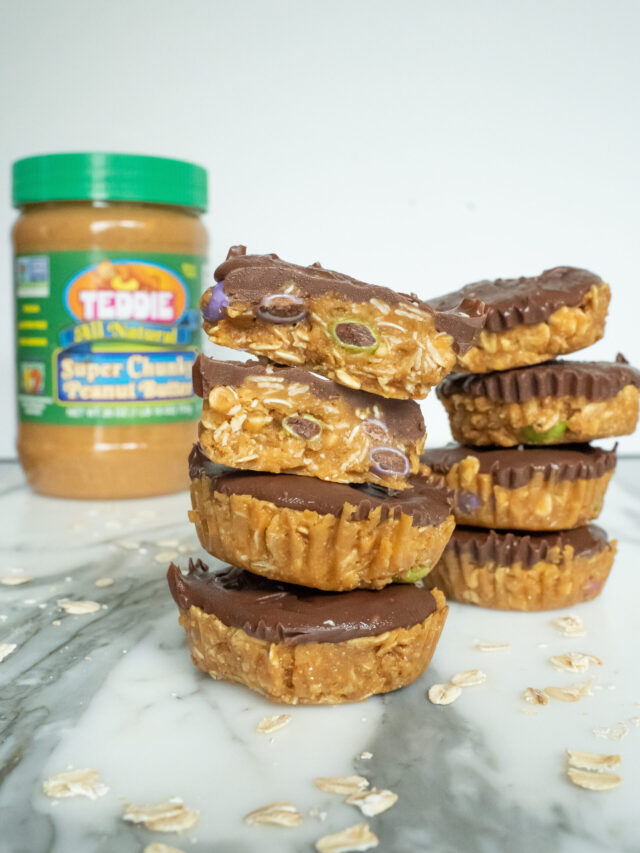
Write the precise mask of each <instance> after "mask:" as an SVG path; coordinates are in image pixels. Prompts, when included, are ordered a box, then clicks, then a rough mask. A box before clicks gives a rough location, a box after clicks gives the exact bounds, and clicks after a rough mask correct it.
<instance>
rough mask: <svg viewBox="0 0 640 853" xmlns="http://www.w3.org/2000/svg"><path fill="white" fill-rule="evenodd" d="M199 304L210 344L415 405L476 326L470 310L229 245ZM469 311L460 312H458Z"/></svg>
mask: <svg viewBox="0 0 640 853" xmlns="http://www.w3.org/2000/svg"><path fill="white" fill-rule="evenodd" d="M215 279H216V282H217V284H216V285H215V286H214V287H211V288H209V289H208V290H207V291H206V292H205V294H204V295H203V297H202V301H201V308H202V315H203V318H204V330H205V332H206V333H207V334H208V335H209V338H210V339H211V340H212V341H213V343H216V344H221V345H222V346H226V347H231V348H233V349H241V350H248V351H249V352H252V353H255V354H256V355H260V356H265V357H267V358H269V359H270V360H271V361H274V362H277V363H278V364H286V365H293V366H299V367H306V368H307V369H309V370H313V371H315V372H316V373H320V374H322V375H323V376H328V377H329V378H331V379H333V380H334V381H335V382H338V383H340V384H342V385H345V386H346V387H347V388H354V389H359V390H363V391H370V392H371V393H373V394H379V395H381V396H382V397H395V398H399V399H403V400H406V399H422V398H423V397H426V395H427V393H428V392H429V389H430V388H431V387H432V386H433V385H435V384H436V383H437V382H439V381H440V380H441V379H442V378H443V377H444V376H446V375H447V373H449V371H450V370H451V369H452V367H453V366H454V364H455V361H456V356H457V354H459V353H462V352H464V351H465V350H466V349H467V348H468V347H469V346H470V345H471V343H472V341H473V340H474V339H475V338H476V337H477V335H478V334H479V332H480V328H481V326H482V316H481V313H480V312H479V311H478V306H477V304H476V303H475V302H472V301H470V300H468V301H467V303H466V304H465V305H462V306H461V305H460V304H459V303H456V302H455V300H453V301H452V302H451V304H449V305H448V306H447V309H446V310H442V311H436V310H434V309H433V308H432V307H431V306H430V305H428V304H427V303H425V302H421V301H420V300H419V299H418V298H417V297H416V296H414V295H410V296H409V295H406V294H403V293H395V292H394V291H393V290H390V289H389V288H387V287H378V286H376V285H371V284H365V283H364V282H361V281H357V280H356V279H354V278H351V277H350V276H347V275H343V274H342V273H337V272H333V271H332V270H326V269H323V268H322V267H321V266H320V264H312V265H311V266H308V267H302V266H297V265H296V264H290V263H287V262H286V261H282V260H281V259H280V258H279V257H278V256H277V255H273V254H271V255H247V254H246V249H245V247H244V246H232V247H231V249H230V250H229V254H228V256H227V260H226V261H225V262H224V263H223V264H221V265H220V266H219V267H218V269H217V270H216V271H215ZM466 305H468V306H469V308H468V310H467V308H466V307H465V306H466Z"/></svg>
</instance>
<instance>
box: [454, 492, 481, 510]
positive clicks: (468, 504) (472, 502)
mask: <svg viewBox="0 0 640 853" xmlns="http://www.w3.org/2000/svg"><path fill="white" fill-rule="evenodd" d="M456 501H457V503H458V508H459V509H460V511H461V512H464V513H469V512H473V511H474V510H476V509H478V507H479V506H480V498H479V497H478V496H477V495H474V493H473V492H467V491H466V489H463V490H462V491H460V492H458V494H457V496H456Z"/></svg>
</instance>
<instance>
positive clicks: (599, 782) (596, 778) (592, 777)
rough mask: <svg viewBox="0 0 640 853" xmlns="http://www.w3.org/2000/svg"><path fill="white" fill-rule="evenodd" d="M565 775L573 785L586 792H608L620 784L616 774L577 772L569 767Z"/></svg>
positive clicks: (590, 771) (589, 771)
mask: <svg viewBox="0 0 640 853" xmlns="http://www.w3.org/2000/svg"><path fill="white" fill-rule="evenodd" d="M567 775H568V776H569V779H571V781H572V782H573V784H574V785H577V786H578V787H579V788H586V789H587V790H588V791H610V790H611V789H612V788H617V787H618V785H620V784H621V782H622V779H621V778H620V776H618V774H617V773H608V772H605V773H597V772H594V771H592V770H578V769H577V768H575V767H569V769H568V770H567Z"/></svg>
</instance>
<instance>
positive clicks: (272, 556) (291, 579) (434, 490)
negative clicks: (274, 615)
mask: <svg viewBox="0 0 640 853" xmlns="http://www.w3.org/2000/svg"><path fill="white" fill-rule="evenodd" d="M189 472H190V476H191V503H192V507H193V509H192V510H191V512H190V513H189V518H190V519H191V521H192V522H193V523H194V524H195V526H196V530H197V532H198V538H199V539H200V542H201V544H202V546H203V547H204V548H205V549H206V550H207V551H208V552H209V553H210V554H213V556H214V557H218V559H220V560H223V561H225V562H229V563H232V564H233V565H237V566H240V567H241V568H244V569H247V570H248V571H251V572H254V573H256V574H259V575H262V576H264V577H267V578H271V579H273V580H278V581H284V582H287V583H295V584H301V585H303V586H307V587H313V588H316V589H325V590H336V591H338V590H349V589H354V588H356V587H363V588H364V587H367V588H372V589H381V588H382V587H384V586H387V585H388V584H390V583H392V582H393V581H398V582H399V581H404V582H409V583H415V581H417V580H419V579H420V578H422V577H424V576H425V575H427V574H428V572H429V571H430V570H431V569H432V568H433V567H434V566H435V564H436V563H437V562H438V559H439V557H440V555H441V554H442V550H443V548H444V546H445V545H446V543H447V541H448V540H449V537H450V536H451V533H452V531H453V528H454V524H455V522H454V518H453V515H452V509H451V504H452V494H451V492H449V490H448V489H447V488H446V487H445V486H444V485H442V484H441V483H439V482H437V481H429V480H427V479H426V478H425V477H421V476H419V475H412V476H411V477H409V478H408V488H406V489H403V490H402V491H398V490H390V489H385V488H382V487H380V486H374V485H371V484H369V483H364V484H360V485H352V484H342V483H330V482H326V481H324V480H318V479H316V478H314V477H300V476H295V475H291V474H267V473H255V472H253V471H237V470H233V469H228V468H227V469H225V468H220V466H216V465H213V464H212V463H211V462H210V460H209V459H208V458H207V457H206V456H205V455H204V454H203V453H202V451H201V450H200V448H199V447H198V446H195V447H194V448H193V450H192V452H191V456H190V457H189Z"/></svg>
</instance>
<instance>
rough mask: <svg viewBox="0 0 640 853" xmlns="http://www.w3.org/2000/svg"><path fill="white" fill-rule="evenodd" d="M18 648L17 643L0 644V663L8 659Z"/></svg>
mask: <svg viewBox="0 0 640 853" xmlns="http://www.w3.org/2000/svg"><path fill="white" fill-rule="evenodd" d="M17 648H18V646H17V645H16V644H15V643H0V662H1V661H3V660H4V659H5V658H8V657H9V655H10V654H11V652H15V650H16V649H17Z"/></svg>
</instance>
